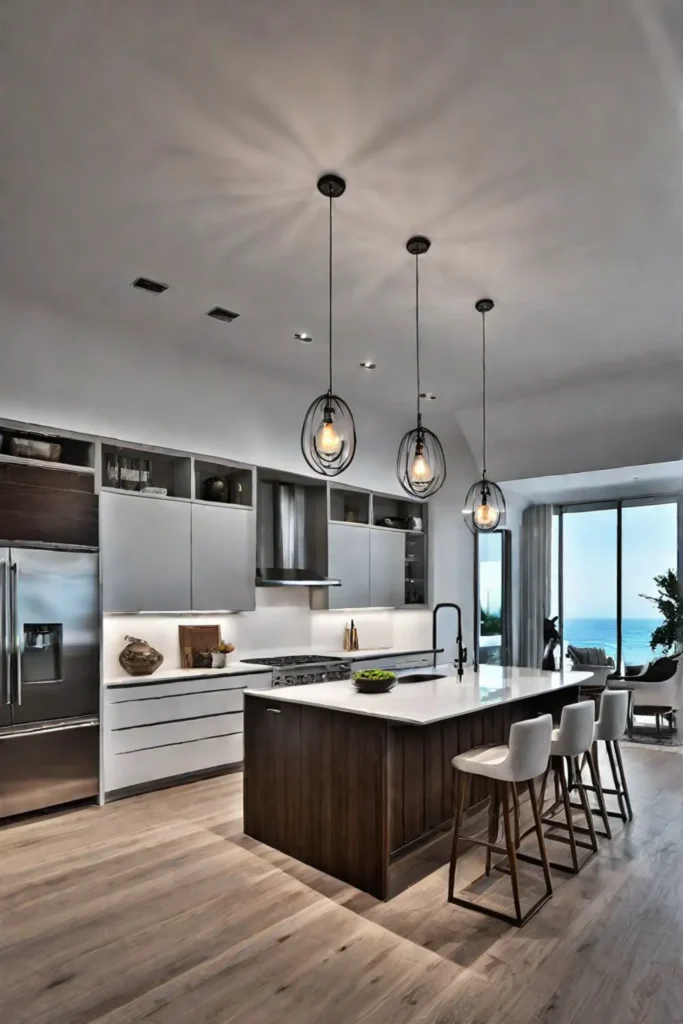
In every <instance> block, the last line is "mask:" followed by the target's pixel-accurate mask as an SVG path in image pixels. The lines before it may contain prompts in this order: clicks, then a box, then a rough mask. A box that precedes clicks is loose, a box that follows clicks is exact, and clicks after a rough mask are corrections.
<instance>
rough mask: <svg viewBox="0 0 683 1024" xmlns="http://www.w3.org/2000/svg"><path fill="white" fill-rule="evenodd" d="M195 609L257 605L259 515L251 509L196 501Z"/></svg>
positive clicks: (193, 514)
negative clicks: (256, 580)
mask: <svg viewBox="0 0 683 1024" xmlns="http://www.w3.org/2000/svg"><path fill="white" fill-rule="evenodd" d="M191 508H192V608H193V609H194V610H195V611H215V610H222V609H229V610H230V611H251V610H253V609H254V608H255V607H256V591H255V573H256V515H255V513H254V510H253V509H251V508H233V507H229V506H227V507H226V506H221V505H219V504H193V505H192V506H191Z"/></svg>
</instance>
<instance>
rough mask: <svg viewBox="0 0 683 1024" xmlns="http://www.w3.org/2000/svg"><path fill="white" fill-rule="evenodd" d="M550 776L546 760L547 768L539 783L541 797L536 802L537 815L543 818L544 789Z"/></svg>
mask: <svg viewBox="0 0 683 1024" xmlns="http://www.w3.org/2000/svg"><path fill="white" fill-rule="evenodd" d="M549 775H550V760H548V767H547V768H546V770H545V773H544V775H543V782H542V783H541V796H540V798H539V801H538V813H539V814H540V816H541V817H543V808H544V806H545V789H546V786H547V785H548V776H549Z"/></svg>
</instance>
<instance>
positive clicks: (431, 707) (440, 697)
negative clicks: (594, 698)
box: [245, 664, 591, 725]
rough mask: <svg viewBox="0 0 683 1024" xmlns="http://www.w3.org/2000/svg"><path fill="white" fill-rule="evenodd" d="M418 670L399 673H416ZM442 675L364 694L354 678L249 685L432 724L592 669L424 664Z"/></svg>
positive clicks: (265, 694) (336, 707)
mask: <svg viewBox="0 0 683 1024" xmlns="http://www.w3.org/2000/svg"><path fill="white" fill-rule="evenodd" d="M414 671H415V670H406V671H405V672H397V673H396V674H397V676H398V677H399V680H400V678H401V676H402V675H403V676H405V675H412V674H413V673H414ZM422 671H423V672H424V673H425V674H426V673H428V672H433V673H434V674H436V675H440V676H441V677H442V678H440V679H433V680H430V681H429V682H423V683H401V682H400V681H399V682H397V683H396V685H395V686H394V688H393V689H392V690H389V692H388V693H373V694H367V693H359V692H358V691H357V690H356V688H355V686H354V685H353V681H352V680H351V679H342V680H339V681H338V682H329V683H312V684H310V685H308V686H283V687H278V688H276V689H272V690H250V689H247V690H245V694H247V695H249V696H254V697H260V698H262V699H264V700H271V701H284V702H289V703H292V704H306V705H310V706H311V707H318V708H328V709H329V710H330V711H345V712H348V713H350V714H355V715H370V716H372V717H374V718H384V719H386V720H387V721H390V722H403V723H404V724H409V725H430V724H431V723H432V722H442V721H444V720H445V719H447V718H457V717H458V716H459V715H471V714H473V713H474V712H477V711H482V710H484V709H485V708H491V707H496V706H498V705H500V704H508V703H511V702H512V701H516V700H525V699H526V698H528V697H537V696H541V695H543V694H545V693H549V692H550V691H552V690H561V689H563V688H565V687H568V686H578V685H579V684H580V683H582V682H585V680H587V679H590V678H591V673H590V672H571V671H570V672H543V671H541V669H535V668H502V667H500V666H498V665H482V666H481V667H480V669H479V671H478V672H474V671H473V670H472V669H471V668H468V669H465V673H464V675H463V678H462V680H458V676H457V671H456V669H455V668H454V666H453V665H451V664H448V665H437V667H436V669H424V670H422Z"/></svg>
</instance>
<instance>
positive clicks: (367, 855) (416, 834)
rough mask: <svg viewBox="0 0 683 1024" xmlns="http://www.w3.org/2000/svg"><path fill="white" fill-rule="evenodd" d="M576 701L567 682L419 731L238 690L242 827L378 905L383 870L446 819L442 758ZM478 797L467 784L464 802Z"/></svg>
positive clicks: (478, 783)
mask: <svg viewBox="0 0 683 1024" xmlns="http://www.w3.org/2000/svg"><path fill="white" fill-rule="evenodd" d="M576 697H577V687H576V686H568V687H565V688H564V689H561V690H554V691H551V692H548V693H544V694H541V695H539V696H536V697H529V698H526V699H524V700H519V701H515V702H513V703H507V704H500V705H496V706H493V707H490V708H486V709H484V710H482V711H478V712H475V713H473V714H468V715H461V716H459V717H457V718H450V719H447V720H445V721H443V722H435V723H433V724H431V725H424V726H419V725H403V724H401V723H397V722H394V721H387V720H386V719H383V718H376V717H372V716H368V715H360V714H352V713H348V712H344V711H337V710H328V709H325V708H319V707H312V706H310V705H305V704H295V703H293V702H291V701H280V700H278V699H277V694H274V695H273V696H272V698H271V697H270V695H268V697H265V696H264V697H257V696H251V695H248V694H246V695H245V706H244V831H245V832H246V834H247V835H249V836H252V837H253V838H254V839H258V840H260V841H261V842H263V843H267V844H268V845H269V846H273V847H275V848H276V849H278V850H281V851H282V852H283V853H286V854H289V855H290V856H292V857H295V858H296V859H297V860H301V861H303V862H304V863H306V864H310V865H311V866H312V867H315V868H318V869H319V870H321V871H325V872H326V873H327V874H330V875H334V876H335V877H336V878H339V879H341V880H342V881H346V882H349V883H351V884H352V885H354V886H356V887H357V888H358V889H362V890H363V891H365V892H368V893H370V894H371V895H373V896H376V897H377V898H379V899H387V898H388V896H389V895H390V892H391V877H390V876H391V866H392V863H395V862H397V861H398V860H400V858H401V856H402V855H403V854H404V853H406V852H407V851H408V850H412V849H414V848H415V846H416V845H419V844H420V840H423V841H428V840H429V839H430V838H431V837H432V836H433V835H434V833H435V831H437V830H439V829H443V828H444V827H447V826H448V824H449V822H450V820H451V817H452V813H451V788H452V783H451V759H452V758H453V757H454V756H455V755H456V754H457V753H460V752H461V751H463V750H469V749H470V748H471V747H474V746H478V745H480V744H482V743H505V742H507V738H508V734H509V731H510V726H511V725H512V723H513V722H516V721H521V720H522V719H525V718H532V717H534V716H535V715H537V714H543V713H545V712H550V713H552V714H554V715H559V713H560V710H561V708H562V707H563V706H564V705H565V704H568V703H573V702H574V701H575V700H576ZM486 794H487V790H486V783H485V782H484V781H483V780H474V784H473V786H472V795H471V800H470V804H469V806H470V807H474V806H476V805H477V804H479V803H481V801H482V800H484V799H485V797H486Z"/></svg>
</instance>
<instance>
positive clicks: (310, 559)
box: [256, 481, 341, 587]
mask: <svg viewBox="0 0 683 1024" xmlns="http://www.w3.org/2000/svg"><path fill="white" fill-rule="evenodd" d="M307 492H309V493H308V494H307ZM311 494H312V489H311V488H306V487H299V486H297V485H296V484H290V483H281V482H279V481H261V482H260V483H259V493H258V557H257V565H258V568H257V570H256V583H257V585H258V586H260V587H340V586H341V580H335V579H330V578H329V577H327V576H325V575H323V574H322V573H321V572H319V571H317V569H316V568H315V566H316V564H317V563H319V561H320V559H319V558H318V557H316V553H317V548H316V542H317V541H318V538H317V537H316V532H317V527H318V525H319V524H318V523H317V522H315V521H313V520H314V519H315V515H314V508H312V505H314V504H315V503H314V502H312V500H311ZM321 494H322V492H321Z"/></svg>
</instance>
